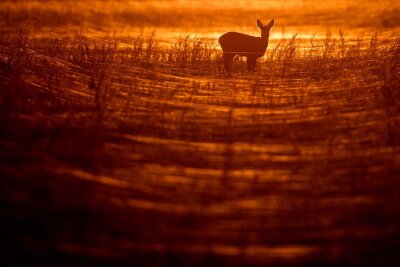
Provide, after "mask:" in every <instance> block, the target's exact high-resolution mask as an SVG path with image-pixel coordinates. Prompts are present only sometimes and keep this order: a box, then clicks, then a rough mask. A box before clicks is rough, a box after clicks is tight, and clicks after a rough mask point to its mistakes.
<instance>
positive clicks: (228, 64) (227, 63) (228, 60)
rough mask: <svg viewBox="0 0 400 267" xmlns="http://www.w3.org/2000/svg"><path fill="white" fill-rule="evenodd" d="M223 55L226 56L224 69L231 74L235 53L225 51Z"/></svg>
mask: <svg viewBox="0 0 400 267" xmlns="http://www.w3.org/2000/svg"><path fill="white" fill-rule="evenodd" d="M222 57H223V58H224V69H225V73H226V74H227V75H229V74H230V73H231V67H232V66H231V62H232V60H233V58H234V57H235V54H233V53H224V54H223V55H222Z"/></svg>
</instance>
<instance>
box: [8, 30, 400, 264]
mask: <svg viewBox="0 0 400 267" xmlns="http://www.w3.org/2000/svg"><path fill="white" fill-rule="evenodd" d="M339 36H340V37H339V38H338V39H335V38H334V37H332V36H331V35H329V34H328V35H327V37H326V38H325V39H324V40H318V39H310V40H307V42H304V40H302V42H301V43H298V42H297V37H296V36H293V37H292V38H289V39H286V40H282V41H280V42H279V43H277V44H276V45H275V46H273V47H270V48H269V49H268V50H267V54H266V56H265V58H264V59H263V60H261V62H259V64H258V67H257V70H256V72H254V73H248V72H247V68H246V64H245V63H244V62H242V59H240V58H237V59H236V60H235V61H234V63H233V68H234V76H233V77H231V78H227V77H226V76H225V74H224V73H223V67H222V65H221V64H220V58H221V54H222V53H221V51H220V50H219V49H217V48H216V46H215V41H210V40H205V39H201V38H190V37H185V38H181V39H179V40H177V41H176V42H175V43H173V44H171V45H170V46H164V45H161V44H160V43H159V42H158V41H157V39H156V38H155V36H154V34H149V35H146V34H143V35H140V36H138V37H137V38H133V39H131V40H130V41H129V42H123V43H122V42H120V40H118V39H113V38H109V39H99V38H89V37H88V36H85V35H83V34H75V36H73V37H70V38H66V37H65V38H58V37H57V36H53V37H51V38H47V39H37V38H34V37H32V36H31V35H30V34H29V33H28V32H26V31H25V30H23V29H22V30H19V31H18V32H3V33H2V34H1V35H0V83H1V84H0V85H1V86H0V88H1V89H0V125H1V129H0V151H1V152H0V175H1V177H2V178H1V186H0V188H1V189H0V195H1V202H2V207H3V208H2V210H3V211H2V214H3V215H2V217H3V218H4V219H3V222H2V228H3V230H5V231H6V232H7V233H6V235H5V238H6V240H7V241H6V242H4V243H3V246H4V247H3V248H2V249H3V251H5V252H6V254H7V255H8V256H7V257H5V258H3V259H2V261H4V263H5V264H6V265H7V266H16V265H24V264H28V263H29V264H33V265H40V266H46V265H52V266H54V265H58V266H62V265H63V264H64V265H68V266H81V265H82V266H88V265H89V266H90V265H96V266H99V265H100V266H101V265H104V266H108V265H110V264H112V265H120V266H126V265H128V266H138V264H139V265H140V266H212V264H214V265H215V266H222V265H225V266H248V265H258V264H259V265H263V266H264V265H265V264H268V263H270V264H272V265H274V266H277V265H278V266H279V265H281V264H282V265H291V264H293V265H295V266H299V265H309V264H315V265H319V264H322V263H324V264H326V263H332V264H345V263H346V264H356V265H357V264H364V265H367V266H369V265H376V266H378V265H379V264H392V263H396V262H397V263H398V262H399V260H400V259H399V257H398V253H397V250H398V248H399V245H400V244H399V241H398V240H400V239H399V237H400V236H399V233H400V226H399V225H400V224H399V223H400V216H399V214H400V210H399V205H398V203H399V196H400V182H399V179H398V178H399V176H398V173H400V162H399V160H398V159H399V152H400V116H399V115H400V110H399V104H400V38H399V36H398V35H392V36H391V37H380V36H379V35H374V36H372V37H371V38H370V39H366V38H364V39H362V38H359V39H356V40H352V39H348V38H346V35H345V33H344V32H343V31H340V32H339ZM29 264H28V265H29ZM6 265H4V266H6Z"/></svg>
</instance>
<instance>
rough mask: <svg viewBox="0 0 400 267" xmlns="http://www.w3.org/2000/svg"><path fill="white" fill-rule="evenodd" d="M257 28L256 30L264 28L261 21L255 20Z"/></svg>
mask: <svg viewBox="0 0 400 267" xmlns="http://www.w3.org/2000/svg"><path fill="white" fill-rule="evenodd" d="M257 26H258V28H260V29H262V27H264V25H263V24H262V22H261V20H259V19H258V20H257Z"/></svg>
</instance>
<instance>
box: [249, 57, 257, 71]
mask: <svg viewBox="0 0 400 267" xmlns="http://www.w3.org/2000/svg"><path fill="white" fill-rule="evenodd" d="M256 60H257V58H255V57H247V70H248V71H254V69H255V68H256Z"/></svg>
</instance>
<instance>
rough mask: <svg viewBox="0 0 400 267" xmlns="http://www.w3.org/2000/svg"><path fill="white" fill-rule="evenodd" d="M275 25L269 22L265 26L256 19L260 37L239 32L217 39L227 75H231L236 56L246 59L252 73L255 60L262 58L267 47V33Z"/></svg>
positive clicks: (225, 34)
mask: <svg viewBox="0 0 400 267" xmlns="http://www.w3.org/2000/svg"><path fill="white" fill-rule="evenodd" d="M274 25H275V20H274V19H273V20H271V21H270V23H268V25H267V26H264V25H263V24H262V22H261V21H260V20H259V19H257V26H258V28H260V30H261V37H256V36H250V35H247V34H243V33H239V32H227V33H224V34H223V35H221V37H219V39H218V42H219V44H220V45H221V48H222V51H223V55H222V59H223V60H224V68H225V72H226V74H227V75H230V73H231V62H232V60H233V59H234V58H235V56H236V55H240V56H244V57H247V69H248V70H249V71H254V69H255V67H256V61H257V58H259V57H262V56H263V55H264V54H265V51H266V50H267V47H268V39H269V33H270V31H271V29H272V27H273V26H274Z"/></svg>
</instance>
